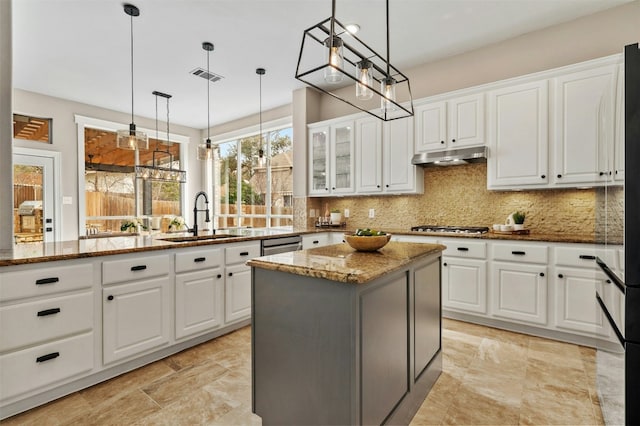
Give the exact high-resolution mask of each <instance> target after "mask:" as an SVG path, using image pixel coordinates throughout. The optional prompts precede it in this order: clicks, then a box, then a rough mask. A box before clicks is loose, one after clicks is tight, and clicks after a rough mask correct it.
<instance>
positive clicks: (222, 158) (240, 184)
mask: <svg viewBox="0 0 640 426" xmlns="http://www.w3.org/2000/svg"><path fill="white" fill-rule="evenodd" d="M291 136H292V128H291V127H281V128H277V129H274V130H269V131H266V132H264V134H263V138H262V140H261V138H260V136H259V135H258V134H255V133H254V134H250V135H247V136H244V137H242V138H237V139H233V140H227V141H223V142H220V143H219V144H217V145H216V151H215V155H214V166H213V168H214V170H213V172H214V185H215V187H214V194H216V200H215V211H214V218H215V222H216V227H217V228H228V227H236V226H251V227H254V228H263V227H282V226H286V227H290V226H293V180H292V177H293V158H292V143H291Z"/></svg>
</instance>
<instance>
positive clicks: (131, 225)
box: [120, 219, 147, 232]
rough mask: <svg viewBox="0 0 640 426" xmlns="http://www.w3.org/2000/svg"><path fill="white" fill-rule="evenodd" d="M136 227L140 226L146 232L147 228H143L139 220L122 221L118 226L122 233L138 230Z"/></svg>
mask: <svg viewBox="0 0 640 426" xmlns="http://www.w3.org/2000/svg"><path fill="white" fill-rule="evenodd" d="M138 226H140V227H141V228H142V229H144V230H145V231H146V230H147V227H146V226H144V224H143V223H142V221H141V220H140V219H131V220H123V221H122V223H121V224H120V231H122V232H126V231H132V230H133V231H135V230H136V229H138Z"/></svg>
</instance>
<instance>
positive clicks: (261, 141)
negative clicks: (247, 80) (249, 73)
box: [259, 74, 264, 149]
mask: <svg viewBox="0 0 640 426" xmlns="http://www.w3.org/2000/svg"><path fill="white" fill-rule="evenodd" d="M259 75H260V149H262V144H263V143H264V142H263V140H262V138H263V135H262V74H259Z"/></svg>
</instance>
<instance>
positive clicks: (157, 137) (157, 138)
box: [154, 93, 160, 166]
mask: <svg viewBox="0 0 640 426" xmlns="http://www.w3.org/2000/svg"><path fill="white" fill-rule="evenodd" d="M154 96H155V97H156V151H157V150H158V140H159V139H160V137H159V136H158V95H156V94H155V93H154ZM154 166H155V164H154Z"/></svg>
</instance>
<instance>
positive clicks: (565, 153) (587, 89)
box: [554, 65, 617, 184]
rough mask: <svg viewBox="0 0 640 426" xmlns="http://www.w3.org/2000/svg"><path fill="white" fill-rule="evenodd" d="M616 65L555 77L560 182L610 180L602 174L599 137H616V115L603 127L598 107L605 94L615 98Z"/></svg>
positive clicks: (556, 163) (556, 167)
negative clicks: (614, 121) (614, 122)
mask: <svg viewBox="0 0 640 426" xmlns="http://www.w3.org/2000/svg"><path fill="white" fill-rule="evenodd" d="M616 73H617V68H616V65H609V66H604V67H599V68H596V69H592V70H588V71H582V72H577V73H572V74H568V75H564V76H561V77H557V78H556V79H554V81H555V102H554V106H555V132H554V133H555V147H556V148H555V161H554V182H555V183H557V184H567V183H568V184H575V183H584V184H593V183H597V182H602V181H605V180H606V177H603V176H601V175H600V172H601V171H602V170H601V168H602V167H605V166H604V165H603V164H602V159H601V158H600V155H599V152H600V151H599V149H600V148H599V140H600V139H602V137H603V136H602V135H607V136H606V137H607V139H608V140H613V135H614V129H613V119H611V120H606V121H605V123H606V126H607V128H606V129H602V128H600V126H601V125H602V123H603V121H602V120H598V109H599V107H600V101H601V99H602V98H603V95H606V96H607V97H608V98H609V99H614V96H615V83H616Z"/></svg>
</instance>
